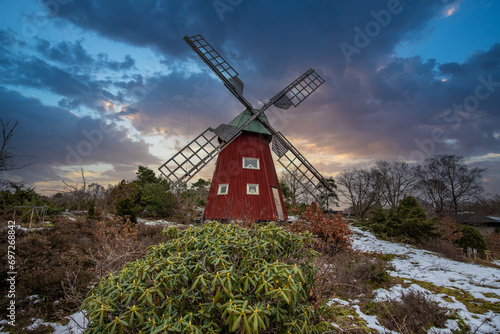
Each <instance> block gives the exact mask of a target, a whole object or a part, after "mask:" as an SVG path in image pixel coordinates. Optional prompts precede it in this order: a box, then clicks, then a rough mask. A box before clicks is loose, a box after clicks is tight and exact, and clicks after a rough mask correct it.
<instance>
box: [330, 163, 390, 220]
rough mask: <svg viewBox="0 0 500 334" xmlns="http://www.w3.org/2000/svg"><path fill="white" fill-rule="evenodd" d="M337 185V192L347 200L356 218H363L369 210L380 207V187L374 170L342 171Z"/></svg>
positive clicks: (377, 174) (377, 175)
mask: <svg viewBox="0 0 500 334" xmlns="http://www.w3.org/2000/svg"><path fill="white" fill-rule="evenodd" d="M337 184H338V185H339V188H338V191H339V192H340V193H341V194H342V195H343V196H344V197H345V198H346V199H347V201H348V204H350V205H351V206H352V208H353V209H354V214H355V215H356V216H357V217H358V218H365V216H366V215H367V213H368V212H369V211H370V210H371V209H373V208H374V207H376V206H377V205H381V203H380V199H381V196H380V192H381V191H382V186H381V182H380V175H379V172H378V171H377V170H376V169H375V168H372V169H370V170H364V169H353V170H350V171H344V172H343V173H342V174H340V176H339V177H338V179H337Z"/></svg>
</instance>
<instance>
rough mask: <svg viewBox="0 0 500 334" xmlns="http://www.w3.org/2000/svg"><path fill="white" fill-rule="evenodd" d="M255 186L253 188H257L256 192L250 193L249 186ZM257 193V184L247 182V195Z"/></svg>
mask: <svg viewBox="0 0 500 334" xmlns="http://www.w3.org/2000/svg"><path fill="white" fill-rule="evenodd" d="M253 186H255V189H256V190H257V192H256V193H251V192H250V187H253ZM258 194H259V185H258V184H255V183H247V195H258Z"/></svg>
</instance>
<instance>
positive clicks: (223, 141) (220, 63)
mask: <svg viewBox="0 0 500 334" xmlns="http://www.w3.org/2000/svg"><path fill="white" fill-rule="evenodd" d="M184 41H185V42H186V43H187V44H188V45H189V46H190V47H191V48H192V49H193V50H194V51H195V52H196V53H197V54H198V56H199V57H200V58H201V59H202V60H203V61H204V62H205V64H207V65H208V67H210V69H211V70H212V71H213V72H214V73H215V74H216V75H217V76H218V77H219V79H221V80H222V82H223V83H224V85H225V86H226V87H227V88H228V89H229V90H230V91H231V93H232V94H233V95H234V96H235V97H236V98H237V99H238V100H239V101H240V102H241V103H242V104H243V105H244V106H245V108H246V109H247V110H249V111H250V112H251V113H252V114H253V115H252V116H251V117H249V118H248V120H247V121H245V122H244V124H242V125H241V126H239V127H237V126H233V125H227V124H221V125H220V126H218V127H217V128H215V129H212V128H208V129H206V130H205V131H204V132H203V133H201V134H200V135H199V136H198V137H196V138H195V139H193V140H192V141H191V142H189V144H188V145H186V146H185V147H184V148H182V149H181V150H180V151H179V152H178V153H176V154H175V155H174V156H173V157H172V158H170V159H169V160H167V161H166V162H165V163H164V164H163V165H161V166H160V168H159V169H160V171H161V172H162V173H163V174H164V175H165V177H166V178H167V179H168V180H169V181H170V182H171V183H172V184H173V185H174V186H175V185H177V184H180V183H184V182H188V181H189V180H190V179H191V178H192V177H194V176H195V175H196V174H197V173H198V172H199V171H200V170H201V169H202V168H203V167H205V166H206V165H207V164H208V163H209V162H210V161H211V160H212V159H213V158H214V157H216V156H217V154H218V153H219V152H220V151H221V150H223V149H224V148H225V147H226V146H228V145H229V144H231V143H232V142H233V141H234V140H235V139H236V138H238V137H239V136H240V135H241V134H242V132H243V129H245V128H246V127H247V125H249V124H250V123H251V122H253V121H254V120H257V121H259V122H260V123H261V124H262V125H263V126H264V127H265V128H266V129H267V130H268V131H269V133H270V134H271V135H272V137H273V139H272V150H273V151H274V152H275V153H276V154H277V155H278V157H279V159H278V161H279V163H280V164H281V165H282V166H283V167H284V168H285V169H286V170H287V171H288V172H290V173H291V174H292V175H293V177H294V178H296V179H297V181H298V182H299V183H301V184H302V186H303V187H304V189H306V190H307V191H308V192H309V193H310V194H311V195H312V196H313V197H314V199H315V200H317V201H318V202H321V197H322V196H323V195H326V194H328V193H330V192H333V188H332V186H331V185H330V184H329V183H328V182H327V181H326V180H325V179H324V178H323V177H322V176H321V174H320V173H319V172H318V171H317V170H316V169H315V168H314V167H313V166H312V165H311V164H310V163H309V162H308V161H307V160H306V158H305V157H304V156H303V155H302V154H301V153H300V152H299V151H298V150H297V149H296V148H295V147H294V146H293V145H292V144H291V143H290V142H289V141H288V140H287V139H286V138H285V137H284V136H283V135H282V134H281V133H280V132H277V131H275V130H274V129H273V128H272V127H271V126H270V125H269V124H268V123H267V122H263V121H262V120H261V119H260V118H259V116H260V115H261V114H263V113H264V111H265V110H267V109H268V108H270V107H271V106H273V105H274V106H276V107H278V108H282V109H289V108H290V107H291V106H294V107H297V106H298V105H299V104H300V103H302V102H303V101H304V100H305V99H306V98H307V97H308V96H309V95H311V94H312V93H313V92H314V91H315V90H316V89H318V88H319V87H320V86H321V85H322V84H323V83H324V82H325V80H324V79H323V78H321V77H320V76H319V75H318V74H317V73H316V72H315V70H314V69H309V70H308V71H306V72H305V73H304V74H302V75H301V76H300V77H298V78H297V79H296V80H294V81H293V82H292V83H290V84H289V85H288V86H286V87H285V88H284V89H282V90H281V91H280V92H279V93H278V94H276V95H275V96H274V97H273V98H272V99H271V100H269V102H268V103H266V104H264V106H263V107H262V108H260V109H259V110H256V109H253V107H252V105H251V104H250V103H249V102H248V101H247V100H246V99H245V98H244V97H243V88H244V85H243V82H242V81H241V80H240V79H239V78H238V72H236V70H234V68H233V67H232V66H231V65H230V64H229V63H228V62H227V61H226V60H225V59H224V58H223V57H222V56H221V55H220V54H219V53H218V52H217V51H216V50H215V49H214V48H213V47H212V46H211V45H210V44H209V43H208V42H207V41H206V40H205V39H204V38H203V37H202V36H201V35H195V36H191V37H188V36H185V37H184Z"/></svg>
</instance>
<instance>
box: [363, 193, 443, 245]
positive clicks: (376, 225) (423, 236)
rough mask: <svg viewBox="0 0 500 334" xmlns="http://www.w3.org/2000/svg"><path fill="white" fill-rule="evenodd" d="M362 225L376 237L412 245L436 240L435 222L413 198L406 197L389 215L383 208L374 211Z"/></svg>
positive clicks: (437, 234)
mask: <svg viewBox="0 0 500 334" xmlns="http://www.w3.org/2000/svg"><path fill="white" fill-rule="evenodd" d="M362 224H363V225H364V226H365V227H367V228H368V229H370V230H371V231H372V232H373V233H375V235H377V236H378V237H382V238H389V239H395V240H398V241H402V242H408V243H411V244H419V243H421V242H422V241H425V240H428V239H431V238H436V237H438V236H439V233H437V232H436V231H435V222H434V221H433V220H428V219H427V216H426V214H425V212H424V210H422V208H421V207H420V205H418V202H417V200H416V199H415V198H413V197H405V198H404V199H403V200H402V201H401V202H400V203H399V205H398V206H397V207H396V208H395V209H390V210H389V211H388V212H387V213H385V212H384V210H383V209H382V208H379V209H377V210H375V211H374V213H373V215H372V216H371V217H370V219H368V220H367V221H364V222H362Z"/></svg>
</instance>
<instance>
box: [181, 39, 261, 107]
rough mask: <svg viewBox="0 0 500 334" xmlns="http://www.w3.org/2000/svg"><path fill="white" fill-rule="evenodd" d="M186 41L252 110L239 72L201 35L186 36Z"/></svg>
mask: <svg viewBox="0 0 500 334" xmlns="http://www.w3.org/2000/svg"><path fill="white" fill-rule="evenodd" d="M184 41H185V42H186V43H187V44H188V45H189V46H190V47H191V48H192V49H193V50H194V51H195V52H196V53H197V54H198V56H200V58H201V59H202V60H203V61H204V62H205V64H207V65H208V67H210V69H211V70H212V71H213V72H214V73H215V75H217V76H218V77H219V79H221V80H222V82H223V83H224V85H225V86H226V87H227V88H228V89H229V91H231V93H233V95H234V96H236V98H237V99H238V100H239V101H240V102H241V103H242V104H243V105H244V106H245V108H247V109H250V110H252V109H253V107H252V105H251V104H250V103H249V102H248V101H247V100H246V99H245V98H244V97H243V82H242V81H241V80H240V79H239V78H238V72H236V71H235V70H234V68H233V67H232V66H231V65H229V63H228V62H227V61H226V60H225V59H224V58H222V56H221V55H220V54H219V53H218V52H217V51H215V49H214V48H213V47H212V46H211V45H210V44H208V42H207V41H206V40H205V39H204V38H203V37H201V35H196V36H191V37H188V36H185V37H184Z"/></svg>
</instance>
